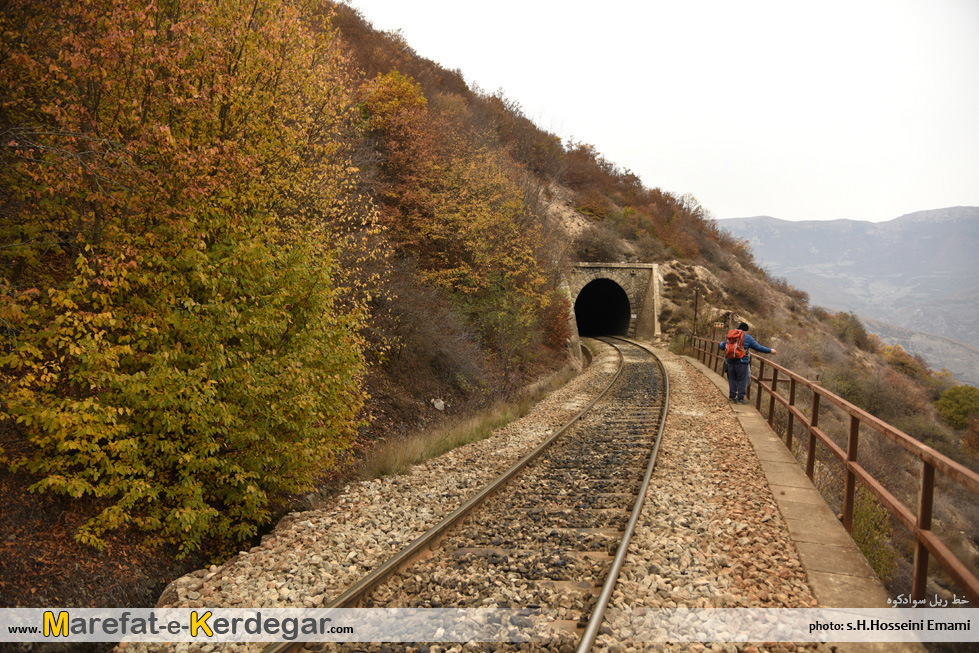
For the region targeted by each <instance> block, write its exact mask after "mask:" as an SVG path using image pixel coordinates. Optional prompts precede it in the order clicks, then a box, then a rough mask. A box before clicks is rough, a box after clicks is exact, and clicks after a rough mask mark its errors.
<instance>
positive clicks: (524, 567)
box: [263, 338, 669, 653]
mask: <svg viewBox="0 0 979 653" xmlns="http://www.w3.org/2000/svg"><path fill="white" fill-rule="evenodd" d="M606 342H607V343H608V344H610V345H612V346H613V347H615V348H616V349H617V350H618V352H619V368H618V370H617V371H616V373H615V374H614V376H613V377H612V379H611V381H610V382H609V383H608V384H607V385H606V386H605V388H603V389H602V390H601V392H600V393H599V394H598V395H597V396H596V397H595V398H594V399H593V400H592V401H591V402H590V403H589V404H588V405H587V406H586V407H585V408H584V409H583V410H581V411H580V412H579V413H578V414H577V415H575V416H574V417H573V418H572V419H571V420H570V421H568V423H567V424H565V425H564V426H563V427H562V428H561V429H559V430H558V431H557V432H556V433H554V434H553V435H552V436H551V437H550V438H548V439H547V440H546V441H545V442H543V443H542V444H541V445H540V446H538V447H537V448H535V449H534V450H533V451H531V452H530V453H528V454H527V455H526V456H524V457H523V458H522V459H521V460H520V461H519V462H517V463H516V464H515V465H514V466H513V467H511V468H510V469H508V470H507V471H506V472H504V473H503V474H502V475H500V476H499V477H498V478H497V479H495V480H494V481H492V482H491V483H489V484H488V485H486V486H485V487H484V488H483V489H482V490H480V491H479V492H478V493H477V494H476V495H474V496H473V497H472V498H470V499H469V500H468V501H466V502H465V503H464V504H463V505H461V506H460V507H459V508H457V509H456V510H455V511H454V512H453V513H452V514H450V515H449V516H447V517H446V518H445V519H444V520H443V521H442V522H440V523H439V524H437V525H436V526H434V527H433V528H431V529H430V530H429V531H428V532H426V533H424V534H423V535H421V536H420V537H418V538H417V539H416V540H415V541H414V542H412V543H411V544H410V545H408V546H407V547H405V548H404V549H403V550H402V551H400V552H399V553H397V554H396V555H394V556H392V557H391V558H390V559H389V560H387V561H386V562H385V563H383V564H382V565H380V566H378V567H377V568H376V569H375V570H374V571H373V572H371V573H370V574H368V575H367V576H365V577H364V578H363V579H362V580H361V581H359V582H357V583H356V584H354V585H352V586H351V587H349V588H348V589H347V590H346V591H344V592H343V593H342V594H341V595H339V596H338V597H336V598H335V599H334V600H332V601H331V602H330V603H329V604H328V605H325V606H324V607H326V608H352V607H362V606H376V607H395V606H397V605H398V603H399V598H400V599H401V600H402V601H403V600H404V599H405V592H406V591H408V590H406V589H405V587H404V586H405V580H404V579H405V578H407V579H408V583H410V584H411V590H410V593H411V596H412V601H411V602H412V604H414V605H417V606H422V607H426V606H425V604H426V603H428V604H431V603H432V602H433V601H432V600H431V597H426V595H425V591H426V590H425V588H416V587H414V584H415V583H414V581H413V580H412V579H414V578H417V577H418V574H419V573H421V572H420V571H419V569H420V568H422V567H427V568H429V569H439V568H441V569H443V570H444V569H445V568H447V567H448V568H450V569H463V568H465V569H469V568H472V567H478V568H479V573H478V574H477V575H476V576H478V578H474V579H473V580H472V581H467V582H473V583H478V582H483V583H485V584H487V585H491V584H492V583H494V582H509V581H511V580H512V579H513V574H514V573H515V570H517V569H519V570H520V572H519V574H522V577H523V580H522V581H521V582H526V583H537V584H540V585H541V586H542V587H545V588H546V590H543V591H541V592H540V597H541V599H542V601H541V603H543V601H544V600H547V599H549V598H553V599H557V598H558V597H563V598H565V600H566V599H567V596H568V595H569V594H570V595H572V596H573V597H574V601H575V602H576V604H577V605H579V606H581V610H580V611H579V612H580V613H581V616H579V617H578V618H577V619H575V620H574V622H573V623H567V622H564V623H557V622H556V623H555V626H556V627H557V628H561V627H563V629H564V630H563V632H565V633H568V632H569V631H571V630H573V631H574V633H575V634H577V633H579V632H580V638H579V639H578V644H577V650H578V651H579V652H580V653H584V652H585V651H588V650H589V649H590V648H591V646H592V644H593V643H594V641H595V638H596V637H597V635H598V633H599V629H600V628H601V624H602V621H603V618H604V611H605V607H606V605H607V604H608V602H609V599H610V597H611V595H612V591H613V588H614V585H615V582H616V579H617V576H618V573H619V570H620V569H621V567H622V564H623V562H624V560H625V556H626V551H627V549H628V545H629V539H630V537H631V536H632V533H633V531H634V529H635V526H636V524H637V522H638V521H639V515H640V513H641V509H642V503H643V499H644V498H645V495H646V491H647V489H648V487H649V484H650V479H651V477H652V474H653V471H654V468H655V465H656V454H657V452H658V449H659V444H660V441H661V439H662V434H663V428H664V426H665V422H666V414H667V411H668V405H669V384H668V381H667V376H666V371H665V368H664V367H663V365H662V363H661V362H660V361H659V359H658V358H657V357H656V356H655V355H654V354H653V353H652V351H650V350H649V349H648V348H646V347H644V346H642V345H640V344H638V343H635V342H632V341H628V340H626V339H622V338H617V339H614V340H613V339H611V338H609V339H606ZM630 504H631V505H630ZM630 508H631V510H630ZM611 551H614V555H611V553H610V552H611ZM596 570H600V575H601V576H602V577H597V576H599V572H598V571H596ZM399 579H401V580H400V585H399ZM596 581H601V582H596ZM481 594H482V593H481V591H480V590H479V588H478V587H474V588H471V589H470V592H469V596H471V597H473V599H472V600H476V598H477V597H479V596H481ZM463 603H465V601H463ZM589 603H590V605H587V604H589ZM437 605H439V606H441V607H450V606H448V605H443V604H442V603H441V601H440V600H439V601H438V603H437ZM399 607H402V606H399ZM453 607H475V605H473V603H469V604H468V605H467V604H460V605H458V606H453ZM515 607H526V606H515ZM540 607H541V608H542V609H544V611H546V609H547V606H546V605H544V604H542V605H540ZM586 612H588V615H589V616H588V617H587V619H586V618H585V617H584V614H585V613H586ZM559 632H561V631H560V630H559V631H556V632H555V635H556V636H557V635H558V634H559ZM302 646H303V644H302V643H300V642H292V643H279V644H273V645H270V646H268V647H266V648H265V649H264V651H263V653H285V652H286V651H296V650H300V649H301V648H302ZM341 646H342V645H341Z"/></svg>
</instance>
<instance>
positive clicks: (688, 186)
mask: <svg viewBox="0 0 979 653" xmlns="http://www.w3.org/2000/svg"><path fill="white" fill-rule="evenodd" d="M348 4H350V5H352V6H353V7H355V8H357V9H358V10H360V12H361V13H362V14H363V16H364V17H365V18H366V19H367V20H368V21H370V22H371V23H372V24H373V25H374V27H375V28H377V29H380V30H385V31H393V30H399V29H400V30H401V32H402V34H403V36H404V38H405V39H406V41H407V42H408V44H409V45H410V46H411V47H412V48H413V49H414V50H415V51H416V52H417V53H418V54H420V55H421V56H423V57H426V58H428V59H432V60H433V61H436V62H438V63H439V64H441V65H442V66H443V67H445V68H448V69H459V70H461V72H462V73H463V75H464V77H465V78H466V81H467V82H469V83H470V85H473V84H475V85H478V86H479V87H480V88H481V89H483V90H484V91H486V92H489V93H493V92H495V91H497V90H501V91H502V92H503V94H504V95H505V96H506V97H508V98H509V99H511V100H514V101H516V102H517V103H519V104H520V105H521V107H522V108H523V110H524V113H525V114H526V115H527V116H528V117H530V118H532V119H533V120H534V121H535V122H537V124H538V125H540V126H541V127H542V128H544V129H546V130H548V131H550V132H552V133H555V134H557V135H558V136H560V137H561V138H562V139H563V140H565V141H567V140H568V139H569V138H573V139H574V140H575V141H580V142H584V143H590V144H592V145H594V146H595V147H596V149H597V150H598V151H599V152H601V153H602V154H603V155H604V156H605V157H606V158H607V159H608V160H609V161H611V162H613V163H615V164H616V165H618V166H619V167H621V168H623V169H629V170H631V171H633V172H634V173H636V174H637V175H639V177H640V178H641V179H642V180H643V183H644V184H645V185H646V186H648V187H650V188H656V187H658V188H662V189H663V190H666V191H670V192H673V193H676V194H683V193H692V194H693V195H694V196H695V197H696V198H697V199H698V200H699V201H700V203H701V204H702V205H703V206H704V207H705V208H707V210H709V211H710V212H711V213H712V214H713V215H714V216H715V217H717V218H732V217H750V216H757V215H771V216H774V217H776V218H782V219H785V220H828V219H837V218H850V219H855V220H871V221H874V222H877V221H881V220H890V219H893V218H896V217H899V216H901V215H903V214H905V213H911V212H914V211H920V210H926V209H937V208H944V207H948V206H979V0H843V1H838V0H818V1H817V0H810V1H808V2H800V1H796V0H780V1H755V0H646V1H624V0H604V1H603V2H596V1H589V2H582V1H579V0H562V1H557V0H489V1H486V2H478V3H476V2H467V1H465V0H350V2H349V3H348Z"/></svg>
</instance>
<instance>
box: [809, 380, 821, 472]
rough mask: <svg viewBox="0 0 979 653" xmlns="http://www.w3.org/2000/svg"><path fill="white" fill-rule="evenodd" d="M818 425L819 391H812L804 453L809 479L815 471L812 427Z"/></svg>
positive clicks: (814, 435) (814, 436)
mask: <svg viewBox="0 0 979 653" xmlns="http://www.w3.org/2000/svg"><path fill="white" fill-rule="evenodd" d="M817 426H819V393H817V392H816V391H815V390H813V392H812V419H811V420H810V421H809V453H807V454H806V476H808V477H809V480H810V481H814V480H815V479H814V478H813V477H814V476H815V473H816V471H815V470H816V434H815V433H814V432H813V429H814V428H816V427H817Z"/></svg>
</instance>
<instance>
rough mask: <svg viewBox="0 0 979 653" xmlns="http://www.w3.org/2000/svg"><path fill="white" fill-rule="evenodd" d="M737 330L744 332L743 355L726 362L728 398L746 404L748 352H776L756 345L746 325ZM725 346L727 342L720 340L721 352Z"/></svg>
mask: <svg viewBox="0 0 979 653" xmlns="http://www.w3.org/2000/svg"><path fill="white" fill-rule="evenodd" d="M738 328H739V329H740V330H742V331H744V349H745V355H744V357H743V358H731V359H728V361H727V382H728V387H729V389H728V396H729V397H730V399H731V401H732V402H733V403H736V404H746V403H748V402H747V401H745V398H744V395H745V393H746V392H747V391H748V381H749V380H750V379H751V355H750V354H748V353H747V352H748V350H750V349H754V350H755V351H759V352H761V353H763V354H777V353H778V352H777V351H775V350H774V349H769V348H768V347H765V346H764V345H760V344H758V343H757V342H756V341H755V339H754V338H752V337H751V336H749V335H748V325H747V324H745V323H744V322H742V323H741V324H739V325H738ZM726 345H727V341H726V340H722V341H721V344H720V348H721V349H722V350H723V349H724V348H725V347H726Z"/></svg>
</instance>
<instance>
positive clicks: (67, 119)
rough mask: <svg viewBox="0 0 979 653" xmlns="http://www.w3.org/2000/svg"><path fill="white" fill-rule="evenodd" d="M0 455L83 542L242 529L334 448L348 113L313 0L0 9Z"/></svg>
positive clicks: (348, 374)
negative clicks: (119, 533)
mask: <svg viewBox="0 0 979 653" xmlns="http://www.w3.org/2000/svg"><path fill="white" fill-rule="evenodd" d="M0 21H2V22H0V32H2V38H3V42H2V50H0V89H2V90H0V134H2V150H0V153H2V160H0V180H2V183H0V187H2V188H3V189H4V191H3V194H2V196H0V216H2V225H3V226H2V232H0V237H2V240H3V246H2V247H0V264H2V268H0V270H2V278H0V324H2V325H3V329H4V340H3V342H2V344H0V347H2V349H0V385H2V386H3V388H4V392H3V397H4V398H3V402H2V404H0V427H2V446H3V452H2V456H3V462H4V463H5V464H7V465H8V467H9V468H10V469H11V470H15V471H17V472H19V473H30V474H32V475H33V478H34V479H35V480H36V482H35V483H34V485H33V486H32V489H33V490H34V491H48V492H56V493H59V494H66V495H69V496H72V497H82V496H90V497H94V498H97V499H99V500H100V503H99V505H100V506H102V508H101V510H100V512H99V513H98V514H97V515H96V516H95V517H93V518H92V519H91V520H90V521H88V522H87V523H86V524H85V526H84V527H83V528H82V529H81V531H80V533H79V535H78V537H79V539H80V540H81V541H83V542H88V543H91V544H95V545H98V544H100V543H101V542H102V536H103V534H104V533H105V532H106V531H108V530H111V529H116V528H122V527H135V528H138V529H141V530H143V531H145V532H147V533H149V534H150V536H151V539H152V540H153V541H174V542H179V543H180V544H181V546H182V547H184V548H187V549H193V548H195V547H197V546H199V545H200V544H201V542H202V540H203V539H204V538H206V537H211V536H221V537H230V538H234V539H240V538H244V537H248V536H250V535H252V534H254V533H255V532H256V528H257V525H258V524H260V523H262V522H263V521H265V520H267V519H268V517H269V516H270V506H271V505H272V502H273V501H274V500H275V499H276V497H277V496H278V495H279V494H281V493H284V492H301V491H305V490H308V489H309V488H310V487H311V483H312V482H313V480H314V479H315V478H316V477H317V476H318V475H319V474H322V473H323V472H324V471H325V470H326V469H328V468H329V467H330V466H331V465H332V464H334V463H335V461H336V460H337V459H338V457H339V456H341V455H342V452H343V451H344V450H345V449H346V448H347V447H349V446H350V444H351V442H352V439H353V437H354V433H355V429H356V427H357V424H358V420H359V416H358V415H359V411H360V408H361V406H362V405H363V401H364V399H363V394H362V391H361V377H362V374H363V364H364V363H363V359H364V354H363V347H362V340H361V336H360V331H359V330H360V325H361V324H362V322H363V319H364V302H363V300H362V299H358V298H357V296H356V295H355V294H354V293H351V292H349V291H348V290H345V289H344V288H341V287H340V285H338V280H341V279H349V276H343V274H342V273H341V271H340V270H339V266H338V261H339V260H340V257H341V256H343V250H344V248H345V247H346V246H347V245H348V244H351V243H353V240H354V239H361V241H362V240H363V238H364V237H365V234H366V233H370V232H372V231H373V230H374V227H373V226H372V224H371V216H370V215H369V214H361V215H354V214H351V211H350V210H349V207H348V198H349V195H350V190H349V189H350V188H351V187H353V186H354V185H355V183H354V182H355V179H354V175H355V174H356V173H355V170H353V168H352V167H351V166H350V165H349V162H347V161H346V160H345V159H344V155H343V151H344V148H343V145H342V143H341V142H340V141H339V140H338V139H339V135H340V132H341V131H342V130H343V129H344V128H345V127H344V125H347V124H350V123H351V121H352V120H353V118H355V116H352V115H351V114H350V112H349V109H350V108H352V106H353V103H352V102H351V100H350V98H349V97H348V86H349V84H348V81H347V80H346V78H345V73H344V68H343V62H342V60H341V58H340V57H339V55H338V53H337V51H336V49H335V48H334V46H333V36H332V32H331V30H330V28H329V24H328V16H327V14H326V12H325V11H324V8H323V7H322V6H320V5H318V4H317V3H316V2H305V1H301V0H296V1H295V2H292V1H289V0H249V1H247V2H246V1H244V0H239V1H236V0H232V1H231V2H215V1H213V0H191V1H189V2H188V1H185V0H180V1H176V0H164V1H162V2H159V3H149V4H148V3H144V2H138V1H136V0H79V1H78V2H72V3H60V2H54V1H43V0H42V1H40V2H39V1H37V0H11V1H10V2H8V3H6V4H5V9H4V11H3V13H2V16H0Z"/></svg>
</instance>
